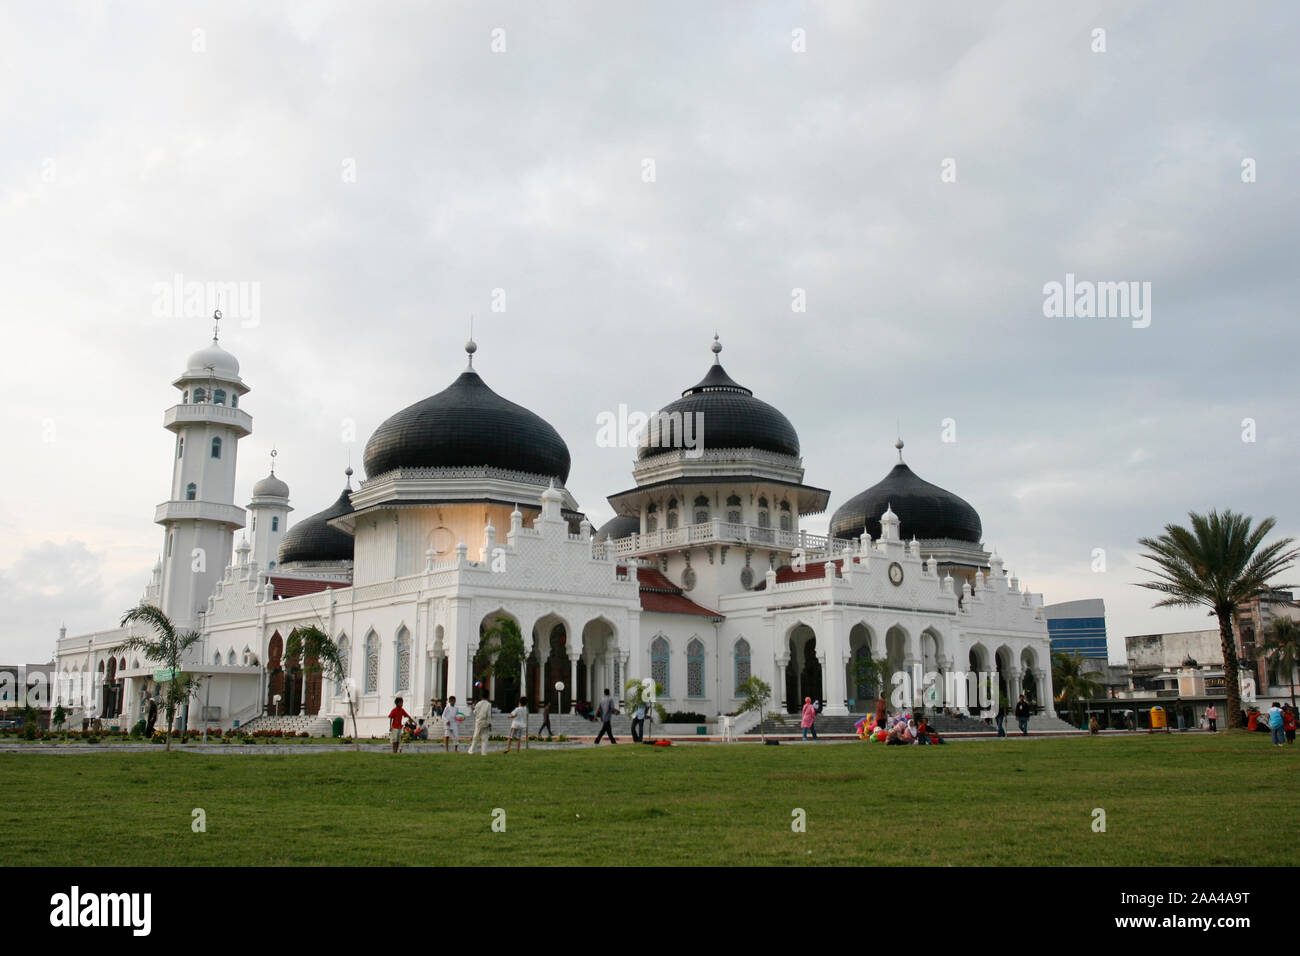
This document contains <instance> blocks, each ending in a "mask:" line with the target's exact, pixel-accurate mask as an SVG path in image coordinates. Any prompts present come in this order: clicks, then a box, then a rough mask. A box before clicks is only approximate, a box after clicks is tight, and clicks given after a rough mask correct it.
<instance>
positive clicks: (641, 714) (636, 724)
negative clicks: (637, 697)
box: [632, 702, 645, 744]
mask: <svg viewBox="0 0 1300 956" xmlns="http://www.w3.org/2000/svg"><path fill="white" fill-rule="evenodd" d="M644 736H645V703H644V702H642V703H640V704H637V705H636V710H634V711H632V743H634V744H639V743H641V740H642V738H643V737H644Z"/></svg>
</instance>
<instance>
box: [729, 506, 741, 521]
mask: <svg viewBox="0 0 1300 956" xmlns="http://www.w3.org/2000/svg"><path fill="white" fill-rule="evenodd" d="M727 520H728V521H730V522H731V523H732V524H740V509H736V510H735V511H728V512H727Z"/></svg>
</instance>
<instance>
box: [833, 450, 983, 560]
mask: <svg viewBox="0 0 1300 956" xmlns="http://www.w3.org/2000/svg"><path fill="white" fill-rule="evenodd" d="M886 508H891V509H892V510H893V512H894V514H896V515H898V519H899V535H900V537H902V539H903V540H904V541H910V540H911V539H912V538H918V539H920V540H923V541H924V540H927V539H934V538H952V539H953V540H956V541H968V542H970V543H971V544H979V543H980V541H981V539H982V538H983V534H984V528H983V525H981V524H980V516H979V514H978V513H977V512H976V511H975V509H974V508H972V507H971V506H970V505H969V504H967V503H966V502H965V501H963V500H962V499H961V498H958V497H957V496H956V495H954V494H953V493H952V492H951V491H945V490H944V489H942V488H940V487H939V486H937V485H932V484H930V483H929V482H928V481H925V480H923V479H921V478H918V477H917V476H916V475H915V474H914V473H913V472H912V469H910V468H908V467H907V465H905V464H903V463H902V462H899V463H898V464H897V465H895V466H894V469H893V471H891V472H890V473H889V474H888V475H886V476H885V480H884V481H882V482H880V483H879V484H876V485H872V486H871V487H870V488H868V489H867V490H866V491H864V492H862V493H861V494H858V495H854V496H853V497H852V498H850V499H849V500H848V501H846V502H844V504H842V505H840V506H839V507H838V508H836V509H835V514H833V515H832V516H831V527H830V531H831V535H832V536H833V537H836V538H857V537H860V536H861V535H862V534H864V533H866V534H869V535H871V537H872V538H873V539H876V538H879V537H880V516H881V515H882V514H884V512H885V509H886Z"/></svg>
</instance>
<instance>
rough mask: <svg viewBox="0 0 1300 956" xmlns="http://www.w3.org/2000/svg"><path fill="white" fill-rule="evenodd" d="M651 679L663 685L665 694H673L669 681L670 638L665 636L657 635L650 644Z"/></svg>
mask: <svg viewBox="0 0 1300 956" xmlns="http://www.w3.org/2000/svg"><path fill="white" fill-rule="evenodd" d="M650 679H651V680H652V681H654V682H655V683H656V684H658V685H660V686H661V687H663V689H664V690H663V696H665V697H668V696H670V695H671V694H672V686H671V685H670V684H669V683H668V640H667V639H666V638H664V637H656V638H655V639H654V641H653V642H652V643H651V644H650Z"/></svg>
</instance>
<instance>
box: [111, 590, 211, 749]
mask: <svg viewBox="0 0 1300 956" xmlns="http://www.w3.org/2000/svg"><path fill="white" fill-rule="evenodd" d="M131 624H145V625H147V626H149V627H150V628H152V629H153V630H154V631H155V632H156V633H157V635H158V637H157V638H156V639H154V640H150V639H149V638H147V637H140V636H135V637H131V638H128V639H127V640H126V642H125V643H124V644H123V645H122V649H123V650H124V651H128V652H129V651H139V652H140V653H142V654H143V655H144V656H145V658H146V659H147V660H150V661H153V662H154V663H155V664H160V665H162V666H163V667H166V668H167V669H168V670H170V671H171V674H172V677H171V680H169V681H168V682H167V690H166V692H165V694H164V697H163V700H164V703H165V705H166V708H167V710H166V716H167V749H168V750H171V749H172V716H173V715H174V714H175V713H176V708H177V707H179V706H180V705H181V704H183V703H184V702H185V701H186V700H188V699H189V697H190V695H191V694H193V693H194V692H195V691H196V690H198V687H199V684H200V683H201V682H202V678H201V677H199V676H198V675H197V674H185V675H182V674H181V663H182V658H184V656H185V652H186V651H187V650H189V649H190V648H191V647H193V646H194V645H195V644H197V643H198V642H199V641H200V640H202V636H201V635H200V634H199V632H198V631H180V630H177V628H176V625H174V624H173V623H172V621H171V618H169V617H168V616H167V615H166V614H165V613H164V612H163V609H162V608H160V607H158V606H157V605H154V604H144V603H141V604H139V605H137V606H136V607H133V608H132V609H131V610H129V611H127V612H126V613H125V614H124V615H122V627H127V626H128V625H131Z"/></svg>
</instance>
